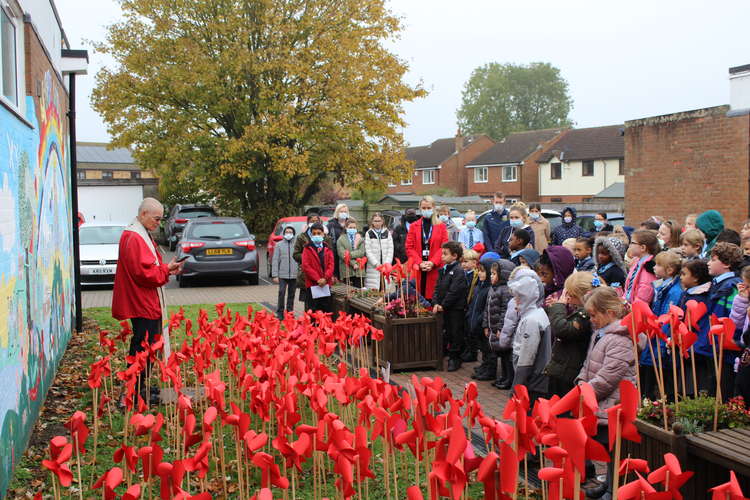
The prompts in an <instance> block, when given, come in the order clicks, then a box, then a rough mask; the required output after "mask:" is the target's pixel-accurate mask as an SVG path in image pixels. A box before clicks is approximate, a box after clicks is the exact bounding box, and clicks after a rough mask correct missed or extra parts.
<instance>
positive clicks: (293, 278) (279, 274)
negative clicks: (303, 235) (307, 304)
mask: <svg viewBox="0 0 750 500" xmlns="http://www.w3.org/2000/svg"><path fill="white" fill-rule="evenodd" d="M295 234H296V233H295V231H294V228H293V227H292V226H287V227H285V228H284V232H283V236H284V239H283V240H281V241H279V242H278V243H276V246H275V247H274V249H273V257H272V259H271V277H272V278H273V282H274V283H278V285H279V300H278V303H277V306H276V316H277V317H278V318H279V319H284V313H285V312H286V311H292V312H294V291H295V290H296V289H297V272H298V271H299V266H298V265H297V261H296V260H294V258H293V256H292V255H293V254H294V236H295ZM285 296H286V301H285V300H284V297H285ZM285 306H286V307H285Z"/></svg>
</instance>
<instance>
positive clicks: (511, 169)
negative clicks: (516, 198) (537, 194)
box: [503, 165, 518, 182]
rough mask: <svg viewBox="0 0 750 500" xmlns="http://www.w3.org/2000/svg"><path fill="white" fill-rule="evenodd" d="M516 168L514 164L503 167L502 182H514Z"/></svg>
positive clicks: (516, 177) (516, 178)
mask: <svg viewBox="0 0 750 500" xmlns="http://www.w3.org/2000/svg"><path fill="white" fill-rule="evenodd" d="M516 168H517V167H516V165H510V166H505V167H503V182H516V181H517V180H518V172H517V170H516Z"/></svg>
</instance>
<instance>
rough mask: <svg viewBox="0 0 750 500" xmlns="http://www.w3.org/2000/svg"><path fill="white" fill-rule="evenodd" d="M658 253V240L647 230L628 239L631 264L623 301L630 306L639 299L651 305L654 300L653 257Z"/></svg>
mask: <svg viewBox="0 0 750 500" xmlns="http://www.w3.org/2000/svg"><path fill="white" fill-rule="evenodd" d="M658 252H659V240H658V239H657V237H656V234H655V233H654V232H653V231H651V230H648V229H640V230H638V231H635V232H634V233H633V237H632V238H631V239H630V256H631V257H632V258H633V263H632V264H631V266H630V271H628V277H627V278H626V279H625V300H627V301H628V302H630V303H631V304H632V303H633V302H634V301H635V299H640V300H642V301H644V302H645V303H646V304H651V300H652V299H653V298H654V287H653V286H652V285H651V283H653V282H654V280H655V279H656V276H655V275H654V255H656V254H657V253H658Z"/></svg>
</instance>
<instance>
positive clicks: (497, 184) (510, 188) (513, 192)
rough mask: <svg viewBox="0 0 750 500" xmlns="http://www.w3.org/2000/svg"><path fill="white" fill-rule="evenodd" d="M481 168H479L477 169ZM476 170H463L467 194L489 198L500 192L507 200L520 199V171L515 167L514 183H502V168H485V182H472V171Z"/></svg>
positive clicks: (519, 168)
mask: <svg viewBox="0 0 750 500" xmlns="http://www.w3.org/2000/svg"><path fill="white" fill-rule="evenodd" d="M477 168H481V167H477ZM477 168H465V169H464V170H466V179H467V181H468V184H469V189H468V194H469V195H477V196H486V197H491V196H492V195H493V194H495V191H502V192H503V193H504V194H505V196H507V197H508V198H517V199H520V198H521V182H520V180H521V170H522V169H523V167H521V166H520V165H519V166H517V167H516V179H517V180H516V181H515V182H503V167H487V182H474V171H475V170H476V169H477Z"/></svg>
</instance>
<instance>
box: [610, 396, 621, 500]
mask: <svg viewBox="0 0 750 500" xmlns="http://www.w3.org/2000/svg"><path fill="white" fill-rule="evenodd" d="M621 413H622V408H618V409H617V424H616V425H617V427H616V428H615V461H614V462H615V463H614V469H613V470H614V472H613V475H614V476H615V477H614V478H612V481H613V485H612V498H614V499H616V498H617V490H619V489H620V475H619V474H618V472H619V471H620V451H621V447H622V424H620V414H621Z"/></svg>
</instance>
